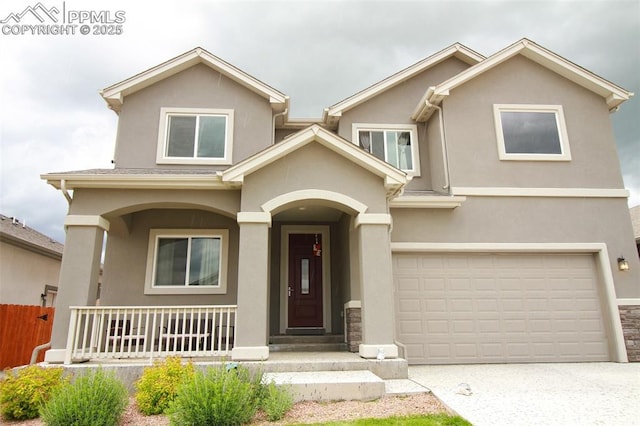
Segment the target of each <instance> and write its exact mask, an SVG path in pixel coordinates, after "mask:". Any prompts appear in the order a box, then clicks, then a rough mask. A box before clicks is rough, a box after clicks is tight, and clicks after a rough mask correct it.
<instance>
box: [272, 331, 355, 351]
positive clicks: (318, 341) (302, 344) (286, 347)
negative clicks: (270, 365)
mask: <svg viewBox="0 0 640 426" xmlns="http://www.w3.org/2000/svg"><path fill="white" fill-rule="evenodd" d="M347 349H348V347H347V344H346V343H344V336H342V335H331V334H327V335H310V336H309V335H307V336H302V335H279V336H271V337H270V338H269V351H270V352H346V351H347Z"/></svg>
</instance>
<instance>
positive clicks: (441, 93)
mask: <svg viewBox="0 0 640 426" xmlns="http://www.w3.org/2000/svg"><path fill="white" fill-rule="evenodd" d="M518 54H521V55H523V56H525V57H526V58H528V59H530V60H532V61H534V62H536V63H538V64H540V65H542V66H543V67H545V68H547V69H549V70H551V71H553V72H555V73H557V74H559V75H561V76H563V77H565V78H567V79H568V80H570V81H573V82H574V83H576V84H578V85H580V86H582V87H584V88H585V89H587V90H590V91H592V92H594V93H597V94H598V95H600V96H602V97H603V98H604V99H605V101H606V102H607V105H608V107H609V110H610V111H612V110H614V109H615V108H617V107H618V106H619V105H620V104H621V103H622V102H624V101H626V100H628V99H629V98H630V97H632V96H633V93H631V92H628V91H626V90H624V89H622V88H621V87H619V86H616V85H615V84H613V83H611V82H609V81H607V80H605V79H603V78H601V77H599V76H597V75H595V74H593V73H591V72H589V71H587V70H586V69H584V68H581V67H579V66H577V65H575V64H574V63H572V62H570V61H567V60H566V59H564V58H562V57H561V56H559V55H557V54H555V53H553V52H551V51H550V50H547V49H545V48H543V47H541V46H539V45H537V44H536V43H534V42H532V41H531V40H528V39H526V38H523V39H521V40H518V41H517V42H515V43H513V44H512V45H510V46H508V47H506V48H504V49H502V50H501V51H499V52H497V53H495V54H493V55H491V56H490V57H489V58H487V59H485V60H483V61H482V62H480V63H478V64H477V65H474V66H472V67H471V68H468V69H466V70H464V71H462V72H460V73H458V74H457V75H455V76H453V77H452V78H450V79H449V80H447V81H445V82H443V83H441V84H439V85H438V86H436V87H430V88H429V89H428V90H427V92H426V93H425V96H423V97H422V99H421V100H420V102H419V103H418V106H417V107H416V109H415V110H414V113H413V116H414V117H416V120H419V121H424V120H426V119H428V118H429V117H430V116H431V114H432V113H433V107H432V105H438V104H440V102H442V100H443V99H444V98H445V97H447V96H449V94H450V92H451V90H453V89H455V88H457V87H459V86H461V85H462V84H464V83H466V82H467V81H469V80H471V79H473V78H475V77H477V76H478V75H480V74H482V73H484V72H486V71H488V70H490V69H492V68H494V67H496V66H498V65H500V64H501V63H503V62H504V61H506V60H508V59H510V58H512V57H513V56H516V55H518Z"/></svg>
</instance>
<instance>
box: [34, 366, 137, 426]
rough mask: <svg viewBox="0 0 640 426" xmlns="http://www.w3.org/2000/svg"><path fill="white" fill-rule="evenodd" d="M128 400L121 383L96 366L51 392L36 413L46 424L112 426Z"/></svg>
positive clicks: (114, 425) (52, 425)
mask: <svg viewBox="0 0 640 426" xmlns="http://www.w3.org/2000/svg"><path fill="white" fill-rule="evenodd" d="M128 403H129V398H128V393H127V389H126V388H125V386H124V385H123V384H122V382H120V381H119V380H118V379H116V377H115V375H114V374H112V373H111V374H108V373H106V372H104V371H102V370H101V369H98V370H96V371H95V372H90V373H87V374H84V375H82V376H79V377H77V378H76V379H75V380H74V381H73V383H72V384H69V385H66V386H63V387H61V388H59V389H58V390H57V391H56V392H54V394H53V395H52V396H51V399H49V401H48V402H47V403H46V404H45V406H44V407H43V408H42V409H41V410H40V416H41V417H42V420H43V421H44V423H45V424H46V425H48V426H116V425H118V423H119V421H120V417H122V414H123V413H124V410H125V409H126V408H127V404H128Z"/></svg>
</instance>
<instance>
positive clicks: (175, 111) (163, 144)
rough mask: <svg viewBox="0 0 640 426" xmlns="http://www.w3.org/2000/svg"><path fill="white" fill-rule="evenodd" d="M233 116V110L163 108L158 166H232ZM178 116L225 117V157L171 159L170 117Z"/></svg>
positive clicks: (157, 157)
mask: <svg viewBox="0 0 640 426" xmlns="http://www.w3.org/2000/svg"><path fill="white" fill-rule="evenodd" d="M233 114H234V111H233V110H232V109H220V108H176V107H162V108H160V123H159V126H158V145H157V152H156V163H157V164H207V165H230V164H231V161H232V159H233ZM176 115H185V116H195V117H196V118H197V117H200V116H205V115H212V116H217V117H225V120H226V124H225V141H224V157H222V158H209V157H169V156H167V155H166V152H167V138H168V131H169V126H168V123H169V117H170V116H176ZM195 134H196V138H197V137H198V129H197V128H196V133H195Z"/></svg>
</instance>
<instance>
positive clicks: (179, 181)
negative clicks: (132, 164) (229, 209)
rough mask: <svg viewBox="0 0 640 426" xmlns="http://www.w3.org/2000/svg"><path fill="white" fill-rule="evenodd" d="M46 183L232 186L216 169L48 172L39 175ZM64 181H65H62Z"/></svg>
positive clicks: (123, 186) (97, 186)
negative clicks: (195, 171)
mask: <svg viewBox="0 0 640 426" xmlns="http://www.w3.org/2000/svg"><path fill="white" fill-rule="evenodd" d="M40 178H41V179H43V180H45V181H46V182H47V183H48V184H49V185H51V186H53V187H54V188H56V189H58V190H60V189H62V187H63V185H64V187H65V188H66V189H68V190H73V189H79V188H93V189H111V188H117V189H234V187H233V185H228V184H224V183H223V182H222V179H221V178H220V175H219V174H218V173H213V174H206V175H190V174H167V175H157V174H135V175H130V174H121V175H118V174H109V175H87V174H66V173H50V174H44V175H41V176H40ZM63 182H64V184H63Z"/></svg>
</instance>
